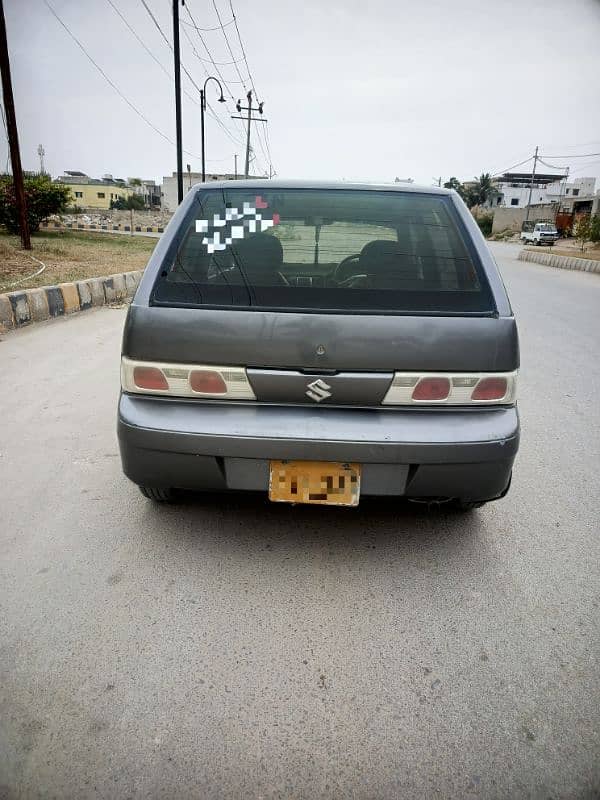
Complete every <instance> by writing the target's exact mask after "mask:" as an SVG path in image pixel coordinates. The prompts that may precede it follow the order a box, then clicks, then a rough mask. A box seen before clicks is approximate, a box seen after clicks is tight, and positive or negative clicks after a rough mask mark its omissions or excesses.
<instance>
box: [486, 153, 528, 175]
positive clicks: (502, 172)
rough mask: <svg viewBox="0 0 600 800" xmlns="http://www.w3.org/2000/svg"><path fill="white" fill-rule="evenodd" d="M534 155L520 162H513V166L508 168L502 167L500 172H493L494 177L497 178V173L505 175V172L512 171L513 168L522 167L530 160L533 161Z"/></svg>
mask: <svg viewBox="0 0 600 800" xmlns="http://www.w3.org/2000/svg"><path fill="white" fill-rule="evenodd" d="M532 158H533V156H528V157H527V158H526V159H525V160H524V161H519V163H518V164H513V165H512V167H507V168H506V169H500V170H498V172H494V173H493V174H492V178H495V177H496V176H497V175H503V174H504V173H505V172H510V171H511V169H516V167H522V166H523V164H527V162H528V161H531V159H532Z"/></svg>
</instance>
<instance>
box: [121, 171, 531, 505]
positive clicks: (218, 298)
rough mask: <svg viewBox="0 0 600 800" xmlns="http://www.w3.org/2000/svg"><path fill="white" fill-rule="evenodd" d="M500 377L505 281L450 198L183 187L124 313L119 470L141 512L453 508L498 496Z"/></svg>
mask: <svg viewBox="0 0 600 800" xmlns="http://www.w3.org/2000/svg"><path fill="white" fill-rule="evenodd" d="M518 367H519V345H518V336H517V327H516V324H515V319H514V316H513V312H512V310H511V307H510V303H509V300H508V297H507V295H506V291H505V288H504V285H503V283H502V280H501V277H500V275H499V272H498V269H497V267H496V264H495V262H494V260H493V258H492V256H491V254H490V252H489V250H488V247H487V245H486V242H485V240H484V238H483V236H482V235H481V233H480V231H479V228H478V226H477V225H476V223H475V221H474V220H473V218H472V216H471V214H470V213H469V211H468V210H467V208H466V207H465V205H464V204H463V202H462V200H461V199H460V198H459V197H458V195H457V194H456V193H455V192H452V191H446V190H442V189H432V188H417V187H414V186H397V185H394V186H387V185H362V184H348V183H305V182H302V183H299V182H289V181H281V180H278V181H267V180H254V181H236V182H233V181H227V182H218V183H217V182H215V183H211V184H208V185H207V184H201V185H198V186H196V187H194V188H193V189H192V190H191V191H190V192H189V193H188V195H187V196H186V198H185V199H184V201H183V203H182V204H181V206H180V207H179V209H178V210H177V212H176V213H175V215H174V217H173V219H172V220H171V222H170V223H169V226H168V227H167V229H166V231H165V233H164V235H163V236H162V238H161V240H160V241H159V243H158V245H157V247H156V249H155V251H154V253H153V255H152V257H151V258H150V261H149V263H148V266H147V268H146V270H145V272H144V275H143V278H142V280H141V283H140V286H139V288H138V291H137V293H136V295H135V298H134V300H133V302H132V304H131V307H130V309H129V313H128V315H127V321H126V324H125V331H124V336H123V349H122V361H121V383H122V391H121V396H120V400H119V411H118V436H119V443H120V450H121V459H122V464H123V470H124V472H125V474H126V475H127V476H128V477H129V478H130V479H131V480H132V481H133V482H134V483H136V484H137V485H138V486H139V487H140V489H141V491H142V492H143V494H144V495H145V496H146V497H149V498H151V499H153V500H155V501H158V502H166V501H170V500H172V499H173V498H174V497H176V490H178V489H191V490H200V491H208V492H216V491H225V490H251V491H259V492H268V494H269V497H270V499H271V500H273V501H281V502H291V503H322V504H330V505H338V506H339V505H347V506H355V505H357V504H358V502H359V498H360V496H361V495H375V496H377V495H379V496H383V495H393V496H398V497H400V496H403V497H406V498H409V499H413V500H418V501H422V502H448V503H451V504H453V505H454V506H456V507H457V508H459V509H462V510H469V509H471V508H474V507H477V506H480V505H482V504H483V503H484V502H486V501H488V500H495V499H497V498H500V497H503V496H504V495H505V494H506V492H507V491H508V488H509V485H510V480H511V474H512V466H513V461H514V459H515V455H516V453H517V449H518V444H519V417H518V412H517V407H516V388H517V386H516V384H517V370H518Z"/></svg>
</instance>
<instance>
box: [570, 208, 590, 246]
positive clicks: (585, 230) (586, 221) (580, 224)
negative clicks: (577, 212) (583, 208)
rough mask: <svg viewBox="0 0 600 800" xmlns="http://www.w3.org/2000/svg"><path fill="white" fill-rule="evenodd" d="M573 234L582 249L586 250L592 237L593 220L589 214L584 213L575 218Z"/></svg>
mask: <svg viewBox="0 0 600 800" xmlns="http://www.w3.org/2000/svg"><path fill="white" fill-rule="evenodd" d="M573 235H574V236H575V238H576V239H577V241H578V242H579V244H580V245H581V251H582V252H583V251H584V250H585V246H586V244H587V243H588V242H589V241H590V240H591V238H592V220H591V218H590V216H589V214H582V215H581V216H580V217H577V219H576V220H575V225H574V226H573Z"/></svg>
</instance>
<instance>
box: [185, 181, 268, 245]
mask: <svg viewBox="0 0 600 800" xmlns="http://www.w3.org/2000/svg"><path fill="white" fill-rule="evenodd" d="M268 207H269V204H268V203H267V202H266V201H265V200H263V199H262V197H261V196H260V195H258V196H257V197H256V198H255V200H254V204H252V203H248V202H244V205H243V209H242V211H241V212H240V211H239V209H237V208H226V209H225V216H224V217H222V216H220V215H219V214H214V216H213V219H212V222H211V221H209V220H207V219H197V220H196V233H204V234H206V236H205V237H204V238H203V239H202V244H203V245H206V250H207V252H208V253H214V252H215V251H217V250H225V249H226V248H227V246H228V245H230V244H231V243H232V242H233V241H234V240H235V239H243V238H244V236H245V235H246V232H248V233H256V231H257V230H259V231H266V230H268V229H269V228H272V227H273V226H274V225H279V214H273V215H272V217H264V216H263V214H262V213H260V212H258V211H257V209H261V211H264V209H267V208H268ZM240 221H241V224H239V223H240ZM233 223H238V224H233Z"/></svg>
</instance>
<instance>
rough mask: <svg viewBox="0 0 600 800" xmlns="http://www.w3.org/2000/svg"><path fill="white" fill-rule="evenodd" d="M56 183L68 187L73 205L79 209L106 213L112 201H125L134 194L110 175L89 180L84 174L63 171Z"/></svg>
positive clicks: (75, 171)
mask: <svg viewBox="0 0 600 800" xmlns="http://www.w3.org/2000/svg"><path fill="white" fill-rule="evenodd" d="M56 182H57V183H61V184H63V186H68V187H69V189H70V190H71V195H72V201H73V205H75V206H80V207H81V208H96V209H104V210H105V211H108V209H109V208H110V204H111V202H112V201H115V200H125V199H127V198H128V197H130V196H131V195H132V194H134V193H135V192H134V189H133V187H132V186H129V185H128V184H127V183H126V182H125V181H124V180H123V179H122V178H113V176H112V175H104V176H103V177H102V178H90V177H89V175H86V174H85V172H78V171H77V170H65V174H64V175H61V176H59V177H58V178H56Z"/></svg>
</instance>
